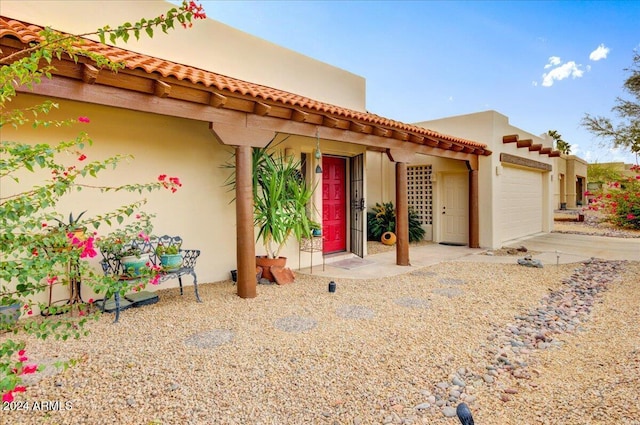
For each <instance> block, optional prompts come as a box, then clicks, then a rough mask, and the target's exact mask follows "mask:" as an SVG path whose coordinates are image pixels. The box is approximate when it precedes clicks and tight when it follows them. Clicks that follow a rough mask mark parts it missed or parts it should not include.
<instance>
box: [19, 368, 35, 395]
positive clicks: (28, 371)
mask: <svg viewBox="0 0 640 425" xmlns="http://www.w3.org/2000/svg"><path fill="white" fill-rule="evenodd" d="M37 371H38V365H35V364H31V365H26V366H25V367H23V368H22V374H23V375H29V374H31V373H36V372H37ZM16 388H17V387H16ZM14 391H17V390H14Z"/></svg>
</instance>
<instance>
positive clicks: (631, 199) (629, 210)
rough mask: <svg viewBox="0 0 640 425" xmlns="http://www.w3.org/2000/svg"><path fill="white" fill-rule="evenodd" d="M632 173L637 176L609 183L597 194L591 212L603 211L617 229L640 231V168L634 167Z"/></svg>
mask: <svg viewBox="0 0 640 425" xmlns="http://www.w3.org/2000/svg"><path fill="white" fill-rule="evenodd" d="M631 170H632V171H635V172H636V173H637V175H636V176H632V177H628V178H627V179H625V180H621V181H616V182H612V183H609V184H608V185H607V186H606V187H605V188H604V189H603V190H599V191H598V192H596V193H595V194H591V193H589V192H586V193H585V194H586V195H595V198H594V201H593V203H591V205H589V209H590V210H594V211H602V212H604V214H605V215H606V221H608V222H610V223H612V224H613V225H615V226H617V227H623V228H627V229H640V166H638V165H634V166H633V167H631Z"/></svg>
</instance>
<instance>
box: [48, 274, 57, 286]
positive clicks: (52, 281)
mask: <svg viewBox="0 0 640 425" xmlns="http://www.w3.org/2000/svg"><path fill="white" fill-rule="evenodd" d="M56 280H58V276H50V277H48V278H47V283H48V284H49V285H53V284H54V283H56Z"/></svg>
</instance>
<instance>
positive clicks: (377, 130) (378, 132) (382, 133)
mask: <svg viewBox="0 0 640 425" xmlns="http://www.w3.org/2000/svg"><path fill="white" fill-rule="evenodd" d="M373 134H374V135H375V136H379V137H391V135H392V134H393V131H391V130H389V129H386V128H383V127H373Z"/></svg>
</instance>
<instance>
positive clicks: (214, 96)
mask: <svg viewBox="0 0 640 425" xmlns="http://www.w3.org/2000/svg"><path fill="white" fill-rule="evenodd" d="M225 103H227V97H226V96H223V95H221V94H218V93H214V92H211V96H210V97H209V105H211V106H214V107H216V108H222V107H223V106H224V104H225Z"/></svg>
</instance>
